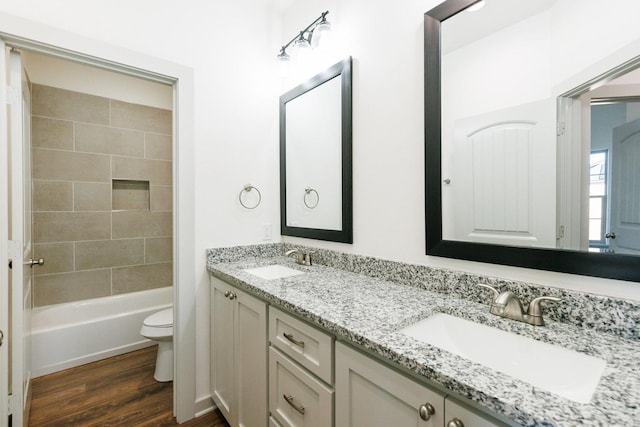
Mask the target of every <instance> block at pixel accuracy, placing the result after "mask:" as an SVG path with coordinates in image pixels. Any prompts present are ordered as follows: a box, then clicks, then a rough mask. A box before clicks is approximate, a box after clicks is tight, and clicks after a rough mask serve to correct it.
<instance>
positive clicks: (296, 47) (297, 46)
mask: <svg viewBox="0 0 640 427" xmlns="http://www.w3.org/2000/svg"><path fill="white" fill-rule="evenodd" d="M310 51H311V45H310V44H309V41H308V40H307V39H306V38H304V36H303V34H302V33H300V36H299V37H298V38H297V39H296V41H295V42H293V53H294V55H295V59H296V61H301V60H302V61H304V59H305V58H306V57H307V55H308V54H309V52H310Z"/></svg>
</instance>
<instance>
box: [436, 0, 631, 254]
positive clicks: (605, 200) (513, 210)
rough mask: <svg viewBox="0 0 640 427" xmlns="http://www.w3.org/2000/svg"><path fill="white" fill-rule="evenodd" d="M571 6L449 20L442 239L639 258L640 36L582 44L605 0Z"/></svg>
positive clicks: (526, 6) (491, 9)
mask: <svg viewBox="0 0 640 427" xmlns="http://www.w3.org/2000/svg"><path fill="white" fill-rule="evenodd" d="M570 3H572V2H571V1H568V0H526V1H525V0H522V1H518V2H513V1H511V0H491V1H487V2H486V6H485V7H484V8H483V9H480V10H479V11H477V12H473V13H472V12H468V11H464V12H462V13H460V14H458V15H456V16H454V17H452V18H451V19H447V20H445V21H444V22H443V23H442V27H441V37H442V54H441V95H442V102H441V111H442V123H441V126H442V128H441V131H442V147H441V150H442V151H441V155H442V158H441V161H442V183H441V185H442V238H443V240H451V241H461V242H474V243H487V244H494V245H505V246H520V247H533V248H553V249H568V250H579V251H585V252H587V251H588V252H607V253H614V252H615V253H620V254H632V255H640V71H636V70H635V69H636V68H638V65H640V61H639V60H638V59H637V56H638V54H640V50H638V49H635V51H634V45H633V43H634V42H637V41H638V39H639V37H640V34H639V32H638V30H637V28H633V29H629V28H624V29H622V30H619V31H618V26H619V25H618V24H617V23H615V22H609V23H603V28H599V29H598V31H599V32H601V33H603V34H605V33H606V37H607V38H609V40H608V41H607V43H609V46H610V45H611V44H614V45H615V46H617V47H619V48H620V50H619V51H615V52H614V51H611V50H610V49H608V48H605V46H594V45H586V46H580V34H581V33H583V32H584V31H588V30H587V29H585V26H584V23H585V22H591V21H593V19H594V16H596V15H597V14H598V13H599V12H600V11H601V9H599V7H602V8H603V9H604V8H605V5H604V3H603V2H602V1H588V2H586V3H585V5H584V7H581V8H575V7H572V5H571V4H570ZM573 3H574V6H575V2H573ZM626 3H629V4H631V3H630V2H626ZM569 10H570V11H571V15H570V17H568V18H567V16H568V15H567V13H568V11H569ZM613 27H615V30H616V32H615V34H610V33H609V32H607V28H609V29H611V30H613V29H614V28H613ZM592 30H593V29H592ZM603 37H605V36H603ZM611 38H613V39H614V40H613V41H612V40H611ZM636 44H637V43H636ZM575 52H577V54H576V55H575V56H574V57H573V58H572V57H569V56H570V55H571V53H575Z"/></svg>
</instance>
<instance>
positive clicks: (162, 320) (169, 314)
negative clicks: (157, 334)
mask: <svg viewBox="0 0 640 427" xmlns="http://www.w3.org/2000/svg"><path fill="white" fill-rule="evenodd" d="M142 324H143V325H144V326H151V327H154V328H170V327H173V308H167V309H166V310H162V311H159V312H157V313H154V314H152V315H151V316H148V317H147V318H146V319H144V322H142Z"/></svg>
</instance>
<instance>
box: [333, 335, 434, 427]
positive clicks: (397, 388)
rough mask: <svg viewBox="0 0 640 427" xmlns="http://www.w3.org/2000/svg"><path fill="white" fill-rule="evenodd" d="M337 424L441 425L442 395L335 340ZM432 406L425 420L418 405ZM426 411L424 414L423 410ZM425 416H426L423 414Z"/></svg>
mask: <svg viewBox="0 0 640 427" xmlns="http://www.w3.org/2000/svg"><path fill="white" fill-rule="evenodd" d="M335 366H336V426H340V427H388V426H403V427H413V426H415V427H436V426H437V427H441V426H443V425H444V395H443V394H441V393H439V392H436V391H433V390H431V389H429V388H426V387H425V386H423V385H421V384H419V383H417V382H415V381H413V380H411V379H409V378H407V377H405V376H404V375H402V374H399V373H398V372H396V371H393V370H392V369H390V368H388V367H386V366H384V365H382V364H381V363H379V362H377V361H375V360H373V359H371V358H369V357H367V356H365V355H363V354H361V353H359V352H357V351H355V350H353V349H351V348H349V347H347V346H345V345H344V344H342V343H336V361H335ZM422 405H424V407H425V408H426V407H427V406H429V405H430V406H431V407H433V409H434V412H433V414H431V415H429V416H428V420H423V419H422V418H421V416H420V407H421V406H422ZM425 415H426V414H425ZM425 418H427V417H426V416H425Z"/></svg>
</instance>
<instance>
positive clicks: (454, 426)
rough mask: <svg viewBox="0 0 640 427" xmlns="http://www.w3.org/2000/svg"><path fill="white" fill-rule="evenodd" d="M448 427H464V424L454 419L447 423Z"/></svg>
mask: <svg viewBox="0 0 640 427" xmlns="http://www.w3.org/2000/svg"><path fill="white" fill-rule="evenodd" d="M447 427H464V424H463V423H462V421H460V420H459V419H457V418H454V419H452V420H451V421H449V422H448V423H447Z"/></svg>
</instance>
